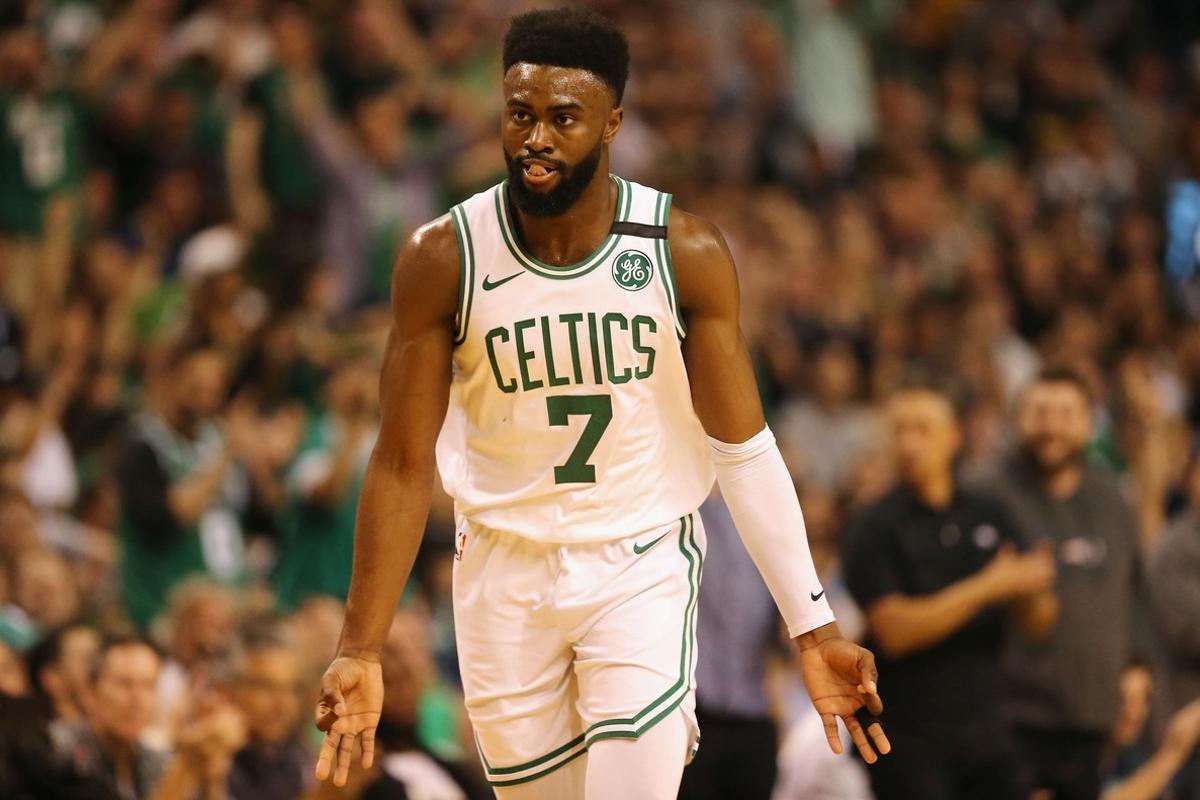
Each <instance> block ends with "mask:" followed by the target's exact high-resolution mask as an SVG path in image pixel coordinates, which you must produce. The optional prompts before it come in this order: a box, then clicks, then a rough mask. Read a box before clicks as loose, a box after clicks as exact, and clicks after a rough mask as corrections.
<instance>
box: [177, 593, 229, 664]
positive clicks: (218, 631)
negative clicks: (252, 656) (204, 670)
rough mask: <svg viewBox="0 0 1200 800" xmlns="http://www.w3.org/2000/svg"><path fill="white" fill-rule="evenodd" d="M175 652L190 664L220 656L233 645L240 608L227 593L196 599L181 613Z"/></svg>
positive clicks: (182, 660)
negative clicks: (235, 605) (235, 606)
mask: <svg viewBox="0 0 1200 800" xmlns="http://www.w3.org/2000/svg"><path fill="white" fill-rule="evenodd" d="M177 625H178V627H177V629H176V633H175V644H174V647H173V648H172V654H173V655H174V656H175V657H176V658H178V659H179V660H180V661H181V662H182V663H184V664H185V665H187V666H192V665H194V664H196V663H197V662H202V661H209V660H212V659H218V658H221V657H223V656H224V655H226V654H227V653H228V652H229V651H230V649H231V648H232V647H233V640H234V637H235V635H236V633H237V610H236V609H235V608H234V606H233V600H232V599H231V598H230V597H229V596H228V595H227V594H225V593H224V592H222V591H217V590H214V591H212V592H208V593H206V594H203V595H201V596H200V597H198V598H196V599H194V600H193V601H192V602H191V603H190V604H189V606H188V607H187V608H185V609H184V610H183V612H182V613H181V614H180V615H179V620H178V622H177Z"/></svg>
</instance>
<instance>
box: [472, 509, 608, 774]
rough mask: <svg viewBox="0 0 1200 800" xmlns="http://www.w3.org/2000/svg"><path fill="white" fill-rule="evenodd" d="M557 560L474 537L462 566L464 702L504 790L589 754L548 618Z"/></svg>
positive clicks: (557, 634) (560, 644) (531, 546)
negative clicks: (586, 753)
mask: <svg viewBox="0 0 1200 800" xmlns="http://www.w3.org/2000/svg"><path fill="white" fill-rule="evenodd" d="M550 551H551V548H547V547H545V546H543V545H537V544H536V543H531V542H526V541H522V540H519V539H517V538H516V537H510V536H506V535H501V534H496V533H494V532H490V531H486V530H484V529H480V528H474V527H468V528H467V529H466V542H465V546H462V547H460V553H461V557H460V558H459V559H458V560H456V561H455V565H454V617H455V638H456V640H457V645H458V657H459V665H460V670H461V673H462V680H463V694H464V697H465V700H466V707H467V714H468V716H469V717H470V720H471V725H472V726H473V728H474V730H475V738H476V744H477V745H478V748H479V753H480V758H481V760H482V761H483V765H484V771H485V774H486V777H487V779H488V781H489V783H491V785H492V786H493V787H494V788H503V787H509V786H520V785H523V784H525V783H529V782H531V781H535V780H537V779H538V778H541V777H543V776H546V775H549V774H551V773H553V772H555V771H556V770H558V769H561V768H562V767H564V766H565V765H567V764H569V763H571V762H573V761H576V760H580V759H582V757H583V756H584V753H585V747H584V740H583V727H582V724H581V721H580V719H579V715H578V713H577V712H576V709H575V702H576V698H577V696H578V688H577V683H576V680H575V676H574V673H573V672H572V669H571V664H572V660H573V658H574V654H573V653H572V651H571V647H570V644H569V642H567V641H566V640H565V639H564V637H563V634H562V632H561V630H560V629H559V628H558V626H557V625H556V624H555V620H554V616H553V614H551V613H548V601H549V599H550V597H551V595H552V592H553V585H554V568H555V565H554V562H553V558H552V555H551V552H550Z"/></svg>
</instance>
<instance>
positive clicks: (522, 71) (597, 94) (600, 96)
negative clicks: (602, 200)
mask: <svg viewBox="0 0 1200 800" xmlns="http://www.w3.org/2000/svg"><path fill="white" fill-rule="evenodd" d="M613 102H614V98H613V92H612V90H611V89H610V88H609V87H608V85H607V84H605V83H604V81H602V80H601V79H600V78H599V77H597V76H596V75H594V74H592V73H591V72H588V71H587V70H583V69H570V68H567V67H550V66H544V65H540V64H526V63H519V64H514V65H513V66H511V67H509V69H508V72H507V73H505V75H504V112H503V113H504V116H503V122H502V123H501V126H500V133H501V137H502V139H503V141H504V161H505V163H506V164H507V165H508V182H509V189H510V191H511V192H512V197H513V201H514V202H515V203H516V205H517V208H519V209H520V210H521V211H523V212H525V213H526V214H530V215H532V216H538V217H553V216H558V215H559V214H562V213H564V212H566V211H567V210H568V209H570V208H571V206H573V205H574V204H575V202H576V201H577V200H578V199H579V197H580V195H582V194H583V190H584V189H586V188H587V186H588V184H589V183H591V181H592V178H593V177H594V176H595V174H596V168H597V167H598V166H599V164H600V158H601V155H602V154H603V150H604V146H605V145H606V144H608V143H609V142H611V141H612V138H613V136H615V135H616V133H617V129H618V128H619V127H620V126H621V109H619V108H614V107H613Z"/></svg>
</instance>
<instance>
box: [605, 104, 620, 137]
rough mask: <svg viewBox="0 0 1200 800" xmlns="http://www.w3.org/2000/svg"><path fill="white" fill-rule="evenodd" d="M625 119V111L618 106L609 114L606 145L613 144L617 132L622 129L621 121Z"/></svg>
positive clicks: (606, 127)
mask: <svg viewBox="0 0 1200 800" xmlns="http://www.w3.org/2000/svg"><path fill="white" fill-rule="evenodd" d="M624 118H625V109H623V108H621V107H620V106H617V107H616V108H614V109H613V110H612V111H610V112H608V122H607V123H605V125H604V143H605V144H612V140H613V139H615V138H616V137H617V131H619V130H620V129H621V121H622V120H623V119H624Z"/></svg>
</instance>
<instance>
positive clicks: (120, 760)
mask: <svg viewBox="0 0 1200 800" xmlns="http://www.w3.org/2000/svg"><path fill="white" fill-rule="evenodd" d="M92 736H94V737H95V738H96V745H97V747H99V748H100V752H101V753H103V754H104V757H105V758H106V759H108V760H109V762H110V763H112V765H113V771H114V772H118V773H119V772H120V771H121V770H122V769H128V768H129V766H130V765H131V764H132V762H133V745H132V744H130V743H129V742H126V741H124V740H122V739H118V738H117V737H115V736H113V735H112V734H109V733H106V732H104V731H101V730H99V729H98V728H96V726H95V725H93V726H92Z"/></svg>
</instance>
